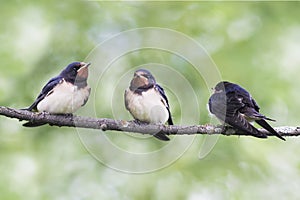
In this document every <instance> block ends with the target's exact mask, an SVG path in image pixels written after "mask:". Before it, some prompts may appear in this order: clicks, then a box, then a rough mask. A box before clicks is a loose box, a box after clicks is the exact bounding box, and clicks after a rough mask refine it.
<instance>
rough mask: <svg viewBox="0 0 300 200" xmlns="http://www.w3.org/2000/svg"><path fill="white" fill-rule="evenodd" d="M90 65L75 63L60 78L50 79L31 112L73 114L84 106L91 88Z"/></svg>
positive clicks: (30, 123) (37, 124)
mask: <svg viewBox="0 0 300 200" xmlns="http://www.w3.org/2000/svg"><path fill="white" fill-rule="evenodd" d="M89 66H90V63H84V62H73V63H71V64H69V65H68V66H67V67H66V68H65V69H64V70H63V71H62V72H61V73H60V74H59V75H58V76H56V77H54V78H52V79H50V81H48V83H47V84H46V85H45V86H44V87H43V89H42V91H41V92H40V94H39V95H38V97H37V98H36V100H35V101H34V102H33V104H32V105H31V106H30V107H29V108H26V110H29V111H38V112H47V113H51V114H71V113H74V112H75V111H76V110H78V109H79V108H80V107H82V106H84V105H85V104H86V102H87V100H88V98H89V95H90V91H91V88H90V87H89V86H88V85H87V78H88V74H89V73H88V67H89ZM43 124H45V123H42V124H41V123H34V122H28V123H25V124H23V126H27V127H34V126H40V125H43Z"/></svg>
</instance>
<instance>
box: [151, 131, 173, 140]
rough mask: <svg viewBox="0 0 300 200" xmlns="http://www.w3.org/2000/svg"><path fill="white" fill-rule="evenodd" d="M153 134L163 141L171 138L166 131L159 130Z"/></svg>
mask: <svg viewBox="0 0 300 200" xmlns="http://www.w3.org/2000/svg"><path fill="white" fill-rule="evenodd" d="M153 136H154V137H156V138H157V139H159V140H162V141H169V140H170V138H168V137H167V136H166V135H165V134H164V133H161V132H158V133H156V134H154V135H153Z"/></svg>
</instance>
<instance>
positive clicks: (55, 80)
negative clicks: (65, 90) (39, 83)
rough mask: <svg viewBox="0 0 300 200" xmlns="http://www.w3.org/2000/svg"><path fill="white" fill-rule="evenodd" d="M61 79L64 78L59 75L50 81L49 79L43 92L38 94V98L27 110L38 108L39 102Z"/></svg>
mask: <svg viewBox="0 0 300 200" xmlns="http://www.w3.org/2000/svg"><path fill="white" fill-rule="evenodd" d="M61 80H62V78H61V77H60V76H57V77H55V78H52V79H51V80H50V81H48V83H47V84H46V85H45V86H44V87H43V89H42V91H41V93H40V94H39V95H38V97H37V98H36V100H35V101H34V102H33V104H32V105H31V106H30V107H29V108H27V110H29V111H32V110H36V109H37V108H36V106H37V104H38V103H39V102H40V101H42V100H43V99H44V98H45V97H46V96H47V95H48V94H49V92H51V90H52V89H53V88H54V87H55V86H56V85H57V84H58V83H59V82H60V81H61Z"/></svg>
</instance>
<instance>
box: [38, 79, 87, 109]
mask: <svg viewBox="0 0 300 200" xmlns="http://www.w3.org/2000/svg"><path fill="white" fill-rule="evenodd" d="M89 95H90V88H89V87H88V86H87V87H84V88H80V89H78V87H77V86H75V85H73V84H71V83H68V82H66V81H64V80H62V81H61V82H60V83H59V84H58V85H57V86H55V87H54V88H53V89H52V90H51V91H50V92H49V93H48V94H47V95H46V96H45V98H44V99H43V100H41V101H40V102H39V103H38V104H37V109H38V111H40V112H42V111H45V112H49V113H56V114H59V113H73V112H75V111H76V110H78V108H80V107H81V106H83V105H84V104H85V103H86V101H87V100H88V97H89Z"/></svg>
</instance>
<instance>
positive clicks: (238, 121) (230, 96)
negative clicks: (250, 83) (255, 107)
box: [209, 92, 267, 138]
mask: <svg viewBox="0 0 300 200" xmlns="http://www.w3.org/2000/svg"><path fill="white" fill-rule="evenodd" d="M242 99H243V98H242V97H240V98H237V96H236V93H235V92H227V93H225V92H220V93H215V94H213V95H212V96H211V97H210V99H209V110H210V112H211V113H212V114H214V115H216V117H217V118H218V119H220V120H221V121H223V122H225V123H227V124H229V125H230V126H232V127H234V128H237V129H239V130H241V131H243V132H246V133H248V134H251V135H253V136H255V137H259V138H266V137H267V136H266V135H265V134H262V133H261V132H259V131H258V130H257V129H256V128H255V127H254V126H252V125H251V124H250V123H249V122H248V121H247V120H246V119H245V117H244V115H243V114H241V113H240V112H239V110H240V109H242V108H244V106H245V104H244V103H243V101H242Z"/></svg>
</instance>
